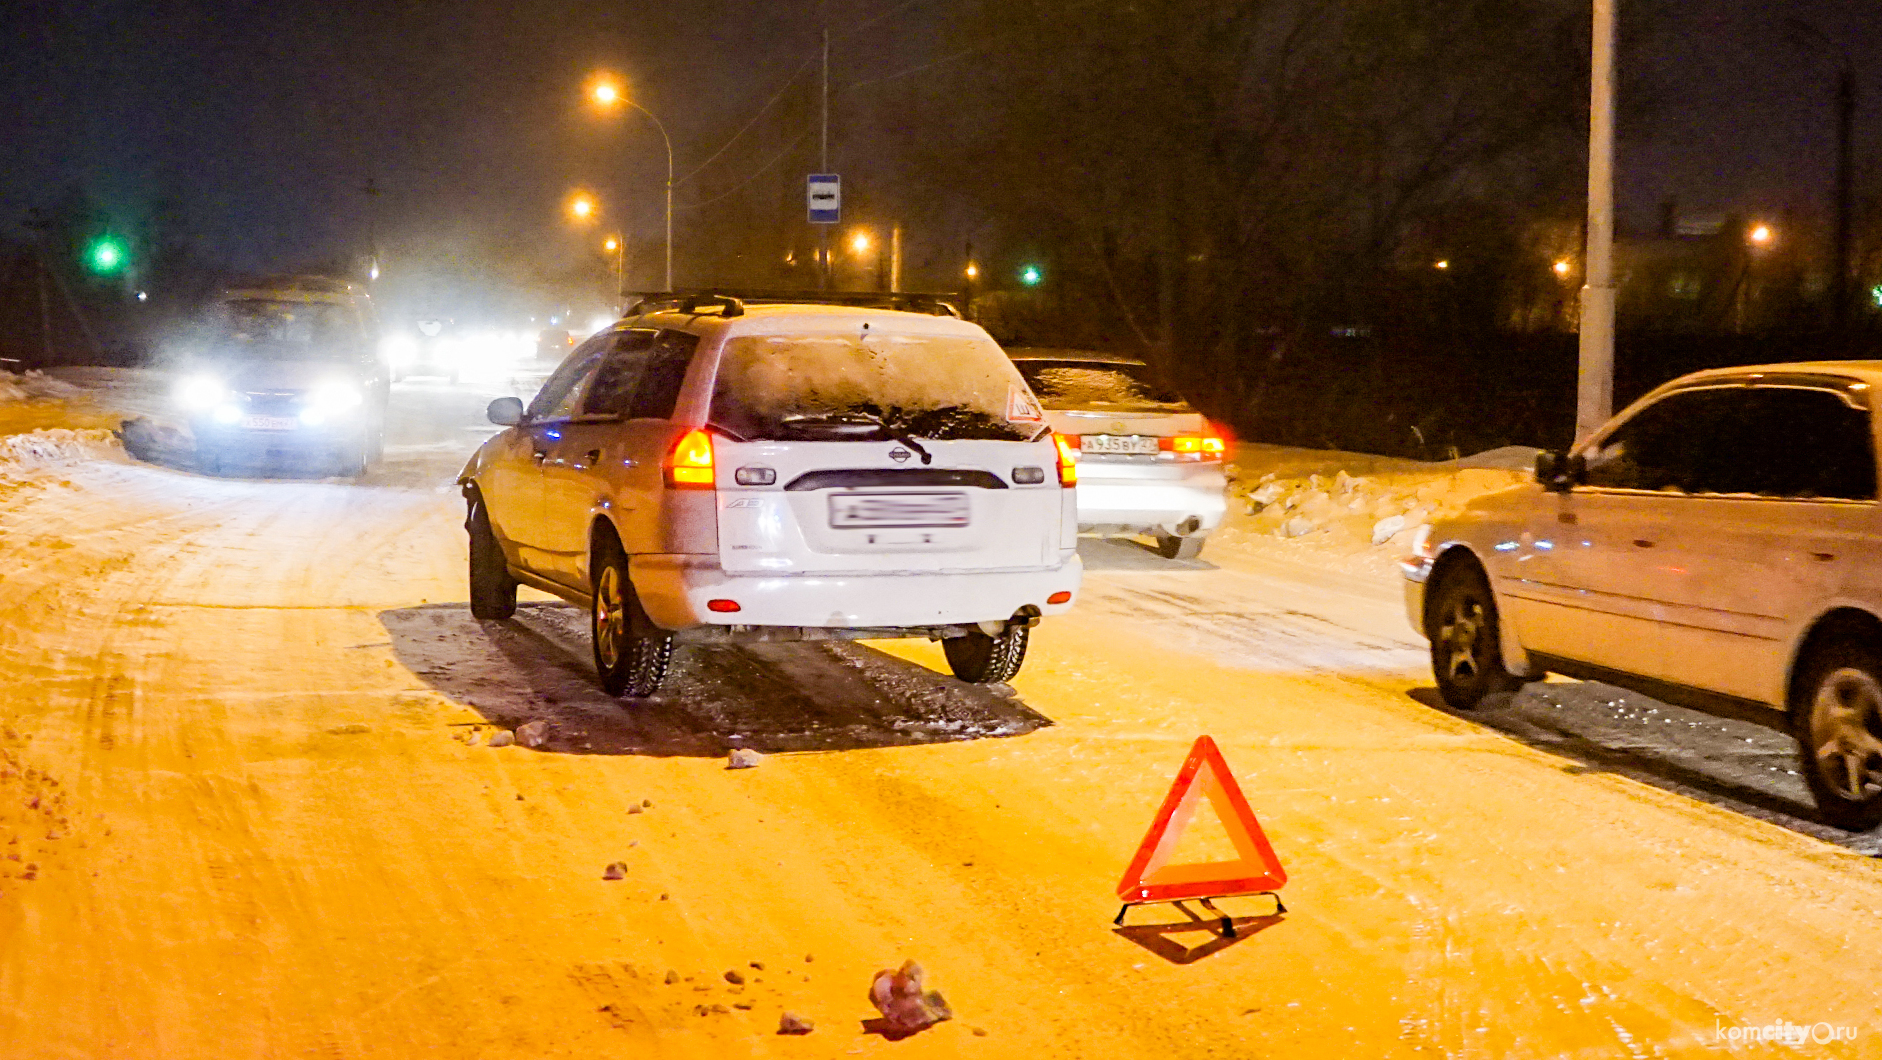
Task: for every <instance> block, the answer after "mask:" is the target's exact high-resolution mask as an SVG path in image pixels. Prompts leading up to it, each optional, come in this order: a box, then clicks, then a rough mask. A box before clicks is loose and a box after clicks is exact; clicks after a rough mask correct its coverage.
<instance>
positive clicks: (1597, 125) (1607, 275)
mask: <svg viewBox="0 0 1882 1060" xmlns="http://www.w3.org/2000/svg"><path fill="white" fill-rule="evenodd" d="M1614 4H1615V0H1594V49H1593V56H1592V62H1591V64H1590V77H1589V99H1588V104H1589V105H1588V249H1587V260H1586V262H1585V265H1584V268H1583V276H1584V277H1585V285H1584V286H1583V287H1582V289H1581V370H1580V377H1579V380H1578V383H1577V386H1576V393H1575V437H1576V438H1577V439H1578V440H1579V439H1582V438H1586V437H1588V436H1589V435H1590V434H1593V433H1594V432H1595V430H1596V429H1598V428H1599V427H1600V426H1601V424H1603V423H1605V422H1606V421H1607V418H1608V416H1609V415H1610V414H1611V412H1612V410H1613V406H1614Z"/></svg>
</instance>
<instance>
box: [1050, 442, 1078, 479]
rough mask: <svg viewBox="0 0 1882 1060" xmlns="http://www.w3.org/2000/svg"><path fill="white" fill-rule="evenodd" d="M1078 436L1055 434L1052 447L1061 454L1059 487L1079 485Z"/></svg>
mask: <svg viewBox="0 0 1882 1060" xmlns="http://www.w3.org/2000/svg"><path fill="white" fill-rule="evenodd" d="M1077 441H1078V436H1077V435H1071V434H1054V435H1053V436H1052V445H1053V447H1054V448H1056V449H1057V450H1058V453H1059V485H1061V486H1076V485H1078V449H1077V447H1076V443H1077Z"/></svg>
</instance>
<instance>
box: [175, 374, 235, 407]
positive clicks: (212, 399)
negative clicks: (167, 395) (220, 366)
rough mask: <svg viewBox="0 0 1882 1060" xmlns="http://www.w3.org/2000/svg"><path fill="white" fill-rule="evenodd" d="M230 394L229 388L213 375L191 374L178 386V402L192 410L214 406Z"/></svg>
mask: <svg viewBox="0 0 1882 1060" xmlns="http://www.w3.org/2000/svg"><path fill="white" fill-rule="evenodd" d="M228 396H229V388H228V387H226V386H224V385H222V380H220V379H217V378H216V377H215V376H213V375H193V376H190V377H189V378H188V379H185V380H183V382H181V383H179V384H178V385H177V388H176V398H177V401H178V403H180V404H181V405H182V406H183V407H184V408H186V409H190V410H192V411H201V410H203V409H208V408H214V407H215V406H216V405H219V404H221V403H222V401H223V399H224V398H227V397H228Z"/></svg>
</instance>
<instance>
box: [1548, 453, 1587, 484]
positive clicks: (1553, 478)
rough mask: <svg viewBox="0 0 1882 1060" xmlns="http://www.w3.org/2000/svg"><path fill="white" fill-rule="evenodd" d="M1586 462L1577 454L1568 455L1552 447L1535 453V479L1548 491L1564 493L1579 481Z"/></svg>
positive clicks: (1585, 468) (1585, 467)
mask: <svg viewBox="0 0 1882 1060" xmlns="http://www.w3.org/2000/svg"><path fill="white" fill-rule="evenodd" d="M1586 470H1587V464H1586V462H1585V461H1583V460H1582V458H1581V457H1580V456H1579V455H1576V456H1568V455H1567V454H1564V453H1560V452H1557V451H1555V450H1553V449H1544V450H1543V451H1542V452H1540V453H1537V454H1536V481H1537V482H1538V483H1540V484H1541V485H1542V488H1543V489H1545V490H1548V491H1549V492H1550V493H1566V492H1568V490H1569V488H1570V487H1572V486H1574V485H1575V484H1576V483H1577V482H1580V481H1581V477H1582V474H1583V472H1584V471H1586Z"/></svg>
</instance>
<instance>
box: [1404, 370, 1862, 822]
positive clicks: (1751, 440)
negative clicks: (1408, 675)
mask: <svg viewBox="0 0 1882 1060" xmlns="http://www.w3.org/2000/svg"><path fill="white" fill-rule="evenodd" d="M1878 389H1882V361H1848V362H1820V363H1803V364H1779V365H1766V366H1762V367H1752V368H1732V369H1723V370H1717V371H1709V372H1701V373H1697V374H1694V375H1689V376H1685V377H1683V378H1680V379H1676V380H1674V381H1673V382H1671V383H1668V384H1666V385H1665V386H1662V387H1660V388H1659V389H1658V390H1655V391H1654V392H1653V393H1651V394H1648V395H1647V396H1646V397H1644V398H1642V399H1641V400H1639V401H1637V402H1635V403H1634V404H1633V405H1632V406H1630V407H1629V408H1628V409H1626V410H1625V411H1624V412H1622V413H1621V414H1620V415H1618V416H1616V417H1615V418H1614V419H1613V420H1611V421H1609V423H1608V424H1607V425H1605V426H1604V427H1602V428H1601V429H1600V430H1599V431H1597V432H1595V434H1593V435H1592V436H1591V437H1589V438H1587V439H1586V440H1584V441H1582V442H1581V443H1580V444H1578V445H1577V446H1575V448H1574V449H1572V450H1571V451H1569V452H1568V453H1567V454H1560V453H1544V454H1542V455H1541V456H1540V457H1539V458H1538V460H1537V482H1536V483H1535V484H1533V485H1527V486H1519V487H1516V488H1514V489H1510V490H1505V491H1502V492H1499V493H1494V494H1491V495H1489V496H1486V497H1482V498H1479V499H1478V500H1476V501H1475V502H1473V503H1471V504H1470V505H1469V507H1468V508H1467V509H1466V511H1465V512H1464V513H1463V514H1462V515H1461V516H1459V517H1457V518H1454V519H1449V520H1444V521H1440V522H1438V523H1436V524H1435V525H1434V526H1432V527H1430V528H1429V529H1428V530H1425V531H1422V532H1421V535H1420V537H1419V539H1418V540H1417V542H1416V547H1415V549H1414V553H1415V554H1414V555H1413V557H1412V558H1411V559H1409V560H1407V561H1406V563H1405V572H1406V576H1407V580H1406V589H1407V595H1406V602H1407V606H1408V609H1409V614H1410V618H1411V621H1412V624H1413V626H1414V627H1416V628H1418V629H1420V630H1422V631H1423V632H1424V633H1425V635H1426V636H1427V637H1428V638H1429V639H1430V641H1431V653H1432V663H1433V666H1434V669H1435V670H1436V676H1437V683H1438V688H1439V691H1440V692H1441V693H1442V695H1443V697H1444V699H1445V701H1446V702H1447V703H1449V704H1450V705H1451V706H1453V707H1457V708H1460V709H1468V708H1471V707H1474V706H1476V705H1477V704H1478V703H1479V702H1481V701H1482V700H1483V699H1484V697H1485V696H1487V695H1489V694H1491V693H1494V692H1499V691H1512V690H1514V689H1515V688H1516V687H1518V686H1519V685H1520V683H1521V682H1522V681H1523V680H1526V679H1534V678H1539V677H1541V676H1542V675H1543V674H1545V673H1547V672H1557V673H1562V674H1566V675H1569V676H1574V677H1583V678H1590V679H1598V680H1603V681H1608V682H1610V683H1613V684H1617V685H1620V686H1622V687H1626V688H1632V689H1635V690H1637V691H1640V692H1642V693H1644V694H1647V695H1651V696H1655V697H1657V698H1660V699H1664V700H1666V701H1668V702H1676V703H1681V704H1685V705H1688V706H1694V707H1698V708H1700V709H1708V710H1711V711H1714V712H1715V713H1720V714H1726V715H1731V716H1738V717H1747V718H1751V719H1753V720H1757V721H1761V722H1763V723H1764V724H1767V725H1770V726H1772V727H1774V728H1779V729H1784V730H1788V731H1790V732H1792V733H1793V734H1794V735H1795V736H1796V737H1797V740H1798V743H1799V760H1800V762H1801V767H1800V772H1802V773H1803V775H1804V778H1805V780H1806V782H1807V783H1808V784H1809V787H1810V791H1811V794H1812V795H1813V796H1814V797H1815V799H1816V801H1817V805H1818V807H1819V809H1820V810H1821V811H1822V814H1823V816H1824V818H1825V819H1826V820H1828V821H1829V822H1830V823H1832V824H1835V825H1838V826H1840V827H1843V828H1849V829H1854V830H1866V829H1869V828H1873V827H1875V826H1876V825H1877V824H1879V823H1882V508H1878V505H1877V490H1876V467H1877V460H1876V450H1877V424H1876V417H1875V408H1874V406H1875V394H1876V392H1877V390H1878Z"/></svg>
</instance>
